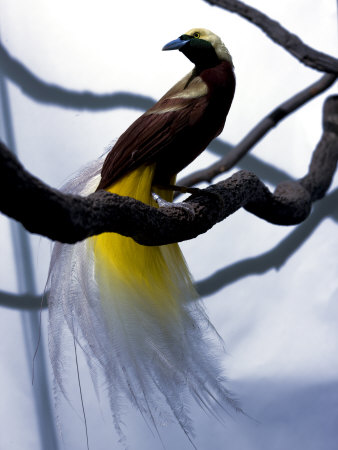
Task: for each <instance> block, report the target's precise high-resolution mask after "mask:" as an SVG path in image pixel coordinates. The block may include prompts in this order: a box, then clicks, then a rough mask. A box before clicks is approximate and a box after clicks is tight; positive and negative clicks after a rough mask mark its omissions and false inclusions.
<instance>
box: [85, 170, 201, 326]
mask: <svg viewBox="0 0 338 450" xmlns="http://www.w3.org/2000/svg"><path fill="white" fill-rule="evenodd" d="M154 170H155V165H143V166H141V167H139V168H137V169H136V170H134V171H133V172H130V173H129V174H127V175H126V176H124V177H123V178H122V179H121V180H119V181H117V182H115V183H114V184H112V185H111V186H110V187H109V188H108V189H107V191H108V192H111V193H115V194H118V195H122V196H128V197H133V198H135V199H136V200H139V201H141V202H143V203H146V204H147V205H151V206H154V207H157V204H156V202H155V201H154V200H153V198H152V194H151V191H152V180H153V176H154ZM157 192H158V193H159V194H160V195H161V197H162V198H164V199H166V200H167V201H172V198H173V193H172V192H170V191H163V190H161V191H157ZM91 239H92V244H93V246H94V255H95V277H96V279H97V282H98V286H99V291H100V297H101V300H102V302H103V306H104V307H105V308H109V306H111V305H109V303H110V302H111V301H113V300H112V299H113V298H116V296H117V295H118V296H119V298H120V299H121V298H123V299H125V302H126V303H127V304H126V305H124V306H126V307H127V308H128V304H133V303H134V305H135V302H136V303H138V304H137V305H135V306H136V307H137V308H141V309H143V308H144V309H145V310H148V311H149V312H151V314H152V315H154V316H156V317H157V319H160V320H162V319H163V320H167V319H169V317H170V315H173V317H172V318H175V319H176V320H177V314H179V303H180V297H181V296H182V287H184V289H183V290H184V295H186V294H187V286H188V290H190V292H191V298H196V295H197V294H196V292H195V290H194V287H193V285H192V282H191V278H190V274H189V270H188V268H187V265H186V263H185V260H184V257H183V255H182V253H181V251H180V249H179V246H178V244H170V245H166V246H160V247H149V246H143V245H140V244H137V243H136V242H135V241H134V240H133V239H131V238H128V237H124V236H121V235H119V234H116V233H104V234H101V235H99V236H95V237H93V238H91Z"/></svg>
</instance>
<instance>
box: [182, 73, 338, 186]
mask: <svg viewBox="0 0 338 450" xmlns="http://www.w3.org/2000/svg"><path fill="white" fill-rule="evenodd" d="M336 78H337V76H336V75H332V74H326V75H324V76H322V77H321V78H320V79H319V80H318V81H316V82H315V83H313V84H311V85H310V86H308V87H307V88H306V89H303V90H302V91H300V92H298V93H297V94H296V95H294V96H292V97H291V98H289V99H288V100H286V101H285V102H283V103H282V104H281V105H279V106H277V108H275V109H274V110H273V111H271V112H270V113H269V114H268V115H267V116H266V117H264V119H262V120H261V121H259V122H258V124H257V125H256V126H255V127H254V128H253V129H252V130H251V131H250V132H249V133H248V134H247V135H246V136H245V137H244V138H243V139H242V140H241V141H240V142H239V144H238V145H236V147H234V148H233V149H232V150H230V151H229V152H228V153H227V154H226V155H224V156H223V158H221V159H219V160H218V161H216V162H215V163H214V164H212V165H211V166H209V167H207V168H206V169H202V170H198V171H196V172H194V173H192V174H190V175H188V176H186V177H185V178H182V179H181V180H179V183H178V184H181V185H183V186H193V185H195V184H197V183H201V182H202V181H207V182H209V183H210V182H211V181H212V180H213V179H214V178H215V177H217V176H218V175H220V174H221V173H224V172H226V171H228V170H230V169H231V168H232V167H234V166H235V165H236V163H237V162H238V161H239V160H240V159H242V158H243V156H244V155H246V154H247V153H248V151H249V150H251V149H252V148H253V147H254V146H255V145H256V144H257V142H258V141H260V140H261V139H262V138H263V137H264V136H265V135H266V134H267V133H268V132H269V131H270V130H271V129H272V128H274V127H275V126H276V125H277V124H278V123H279V122H280V121H281V120H283V119H284V118H285V117H286V116H288V115H289V114H291V113H293V112H294V111H296V110H297V109H298V108H300V107H301V106H303V105H304V104H305V103H307V102H308V101H309V100H311V99H313V98H314V97H316V96H317V95H319V94H321V93H322V92H323V91H325V90H326V89H328V88H329V87H330V86H332V84H333V83H334V82H335V80H336Z"/></svg>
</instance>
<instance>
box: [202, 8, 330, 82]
mask: <svg viewBox="0 0 338 450" xmlns="http://www.w3.org/2000/svg"><path fill="white" fill-rule="evenodd" d="M205 1H206V2H207V3H209V4H210V5H216V6H219V7H220V8H223V9H226V10H228V11H230V12H234V13H236V14H238V15H240V16H241V17H244V19H247V20H248V21H249V22H251V23H253V24H255V25H257V26H258V27H259V28H260V29H261V30H262V31H264V33H266V34H267V35H268V36H269V38H270V39H272V40H273V41H274V42H276V44H278V45H281V46H282V47H283V48H284V49H285V50H286V51H288V52H289V53H291V55H293V56H294V57H295V58H297V59H298V60H299V61H301V62H302V63H303V64H305V65H306V66H309V67H312V68H313V69H316V70H319V71H321V72H328V73H335V74H338V60H337V59H336V58H333V57H332V56H329V55H326V54H325V53H322V52H319V51H317V50H314V49H313V48H311V47H309V46H308V45H306V44H304V42H302V41H301V39H299V37H298V36H296V35H295V34H292V33H290V32H289V31H288V30H286V29H285V28H284V27H282V26H281V25H280V23H278V22H277V21H275V20H272V19H270V17H268V16H267V15H265V14H263V13H261V12H260V11H258V10H257V9H255V8H253V7H252V6H249V5H246V4H245V3H242V2H240V1H239V0H205Z"/></svg>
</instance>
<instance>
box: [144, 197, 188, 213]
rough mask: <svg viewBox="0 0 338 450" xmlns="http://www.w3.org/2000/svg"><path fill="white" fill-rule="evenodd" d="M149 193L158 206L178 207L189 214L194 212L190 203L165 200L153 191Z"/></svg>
mask: <svg viewBox="0 0 338 450" xmlns="http://www.w3.org/2000/svg"><path fill="white" fill-rule="evenodd" d="M151 195H152V197H153V199H154V200H155V202H156V203H157V204H158V206H159V207H160V208H166V207H167V208H168V207H170V208H179V209H184V210H186V211H189V212H190V213H191V214H195V211H194V207H193V206H192V205H190V204H189V203H183V202H181V203H171V202H167V201H166V200H164V199H163V198H162V197H161V196H160V195H158V194H156V193H155V192H152V193H151Z"/></svg>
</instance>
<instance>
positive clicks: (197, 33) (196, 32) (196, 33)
mask: <svg viewBox="0 0 338 450" xmlns="http://www.w3.org/2000/svg"><path fill="white" fill-rule="evenodd" d="M200 36H201V33H199V32H198V31H195V33H194V34H193V37H194V38H197V39H199V38H200Z"/></svg>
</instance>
